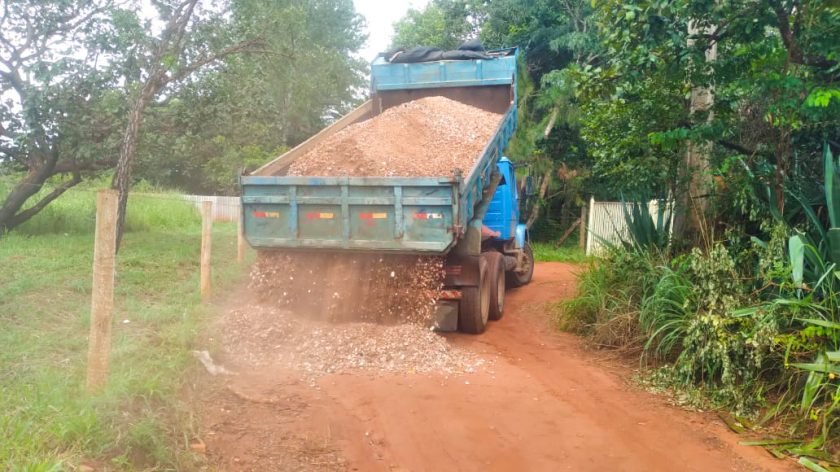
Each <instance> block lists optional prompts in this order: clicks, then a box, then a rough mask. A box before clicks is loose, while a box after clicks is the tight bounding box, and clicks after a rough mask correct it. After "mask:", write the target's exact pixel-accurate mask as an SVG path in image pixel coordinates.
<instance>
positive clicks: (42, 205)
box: [0, 172, 82, 231]
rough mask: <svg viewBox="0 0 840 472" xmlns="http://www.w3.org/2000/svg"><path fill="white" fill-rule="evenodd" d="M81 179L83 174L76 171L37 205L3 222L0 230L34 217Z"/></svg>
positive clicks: (10, 227)
mask: <svg viewBox="0 0 840 472" xmlns="http://www.w3.org/2000/svg"><path fill="white" fill-rule="evenodd" d="M81 181H82V177H81V175H79V173H78V172H74V173H73V178H72V179H71V180H68V181H67V182H64V183H63V184H61V185H59V186H58V187H56V188H54V189H53V191H52V192H50V193H48V194H47V195H45V196H44V198H42V199H41V200H39V201H38V203H36V204H35V205H33V206H31V207H29V208H27V209H26V210H24V211H22V212H20V213H17V214H15V215H14V216H13V217H12V218H10V219H9V220H8V221H6V222H4V223H3V226H2V227H0V230H3V231H8V230H10V229H12V228H14V227H15V226H17V225H19V224H21V223H23V222H24V221H26V220H28V219H29V218H32V217H33V216H35V215H36V214H38V212H40V211H41V210H43V209H44V208H45V207H46V206H47V205H49V204H50V203H51V202H52V201H53V200H55V199H56V198H58V197H60V196H61V195H62V194H63V193H64V192H66V191H67V190H69V189H70V188H72V187H75V186H76V185H77V184H79V183H80V182H81Z"/></svg>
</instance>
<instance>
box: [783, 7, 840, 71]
mask: <svg viewBox="0 0 840 472" xmlns="http://www.w3.org/2000/svg"><path fill="white" fill-rule="evenodd" d="M791 8H793V5H792V6H791ZM773 10H774V11H775V13H776V17H777V18H778V20H779V34H780V35H781V37H782V44H784V45H785V49H787V51H788V58H789V59H790V61H791V62H793V63H794V64H800V65H805V66H813V67H818V68H820V69H830V68H832V67H834V66H836V65H837V61H833V60H830V59H828V58H827V57H824V56H817V55H806V54H805V53H804V52H803V51H802V48H801V47H800V46H799V43H798V42H797V41H796V35H795V34H794V32H793V31H791V29H790V12H789V11H788V10H787V9H785V7H784V6H783V5H782V4H781V2H774V4H773ZM794 27H795V29H796V28H798V27H797V26H796V25H794Z"/></svg>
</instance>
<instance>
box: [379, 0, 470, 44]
mask: <svg viewBox="0 0 840 472" xmlns="http://www.w3.org/2000/svg"><path fill="white" fill-rule="evenodd" d="M481 19H482V14H481V11H480V10H479V9H478V8H476V7H472V6H470V5H469V4H468V3H467V2H465V1H463V0H434V1H433V2H432V3H430V4H428V5H426V7H425V8H424V9H422V10H416V9H414V8H411V9H409V10H408V12H407V13H406V15H405V16H404V17H403V18H401V19H400V20H399V21H397V22H396V23H394V38H393V40H392V41H391V45H392V46H393V47H402V48H411V47H416V46H431V47H437V48H441V49H455V48H457V47H458V45H460V44H461V43H462V42H464V41H466V40H467V39H471V38H473V37H475V36H476V35H477V33H478V28H479V27H480V24H481Z"/></svg>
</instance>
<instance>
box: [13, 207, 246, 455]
mask: <svg viewBox="0 0 840 472" xmlns="http://www.w3.org/2000/svg"><path fill="white" fill-rule="evenodd" d="M62 200H63V201H62ZM59 202H61V203H60V204H58V205H57V206H56V207H55V208H53V209H51V210H49V211H48V212H46V213H43V214H41V215H39V216H38V217H36V218H35V219H33V220H32V221H31V222H29V223H27V224H26V225H24V227H22V228H20V230H19V231H16V232H12V233H10V234H7V235H5V236H3V237H2V238H0V267H2V268H3V270H2V271H0V326H2V329H1V330H0V346H3V349H2V350H0V404H2V405H3V407H4V408H3V409H4V411H3V413H2V415H0V438H3V439H2V440H0V469H2V470H33V471H40V470H44V471H46V470H74V469H75V467H77V466H78V465H80V464H82V463H85V464H93V465H95V466H96V468H97V469H103V468H105V469H111V470H142V469H177V470H182V469H189V468H192V467H193V466H194V464H193V463H192V462H191V461H192V460H193V459H192V458H191V456H190V455H189V454H188V453H186V452H179V451H185V450H186V447H185V446H184V445H183V443H184V441H187V440H189V436H190V432H191V428H192V425H191V412H190V411H189V407H188V405H186V404H184V403H183V402H182V401H181V400H180V399H179V391H180V389H181V387H182V386H183V382H184V380H183V377H184V372H185V371H187V372H189V370H190V366H193V365H194V364H193V362H194V360H193V359H192V358H191V355H190V350H192V349H195V348H197V347H200V346H196V345H195V340H196V335H197V333H198V332H200V331H201V329H202V327H203V326H204V324H205V323H206V321H207V320H208V318H209V316H210V315H211V314H212V313H211V312H212V308H208V307H207V306H203V305H202V304H201V303H200V296H199V293H198V286H199V283H198V265H199V262H198V261H199V257H198V255H199V254H198V253H199V244H200V223H199V219H198V217H197V216H196V212H195V211H194V210H193V209H192V208H191V207H190V205H189V204H188V203H182V202H178V201H175V200H171V199H160V198H151V197H145V196H137V197H132V199H131V201H130V204H129V215H128V221H129V222H130V225H131V226H130V228H131V229H132V231H130V232H128V233H127V234H126V236H125V238H124V241H123V247H122V249H121V251H120V254H119V256H118V259H117V263H118V266H117V276H116V289H115V304H116V306H115V310H114V331H113V340H112V350H111V358H110V378H109V384H108V387H107V389H105V391H103V392H102V393H100V394H97V395H93V396H89V395H85V394H84V375H85V367H86V355H87V336H88V331H89V310H90V293H91V265H92V255H93V236H92V231H91V229H92V226H91V224H92V223H91V222H90V221H89V219H90V210H91V209H92V205H93V193H92V192H77V193H73V194H71V195H67V196H63V197H62V199H60V200H59ZM50 219H57V220H58V221H49V220H50ZM213 240H214V241H213V251H214V252H213V261H212V264H213V271H214V274H213V275H214V286H215V288H216V289H217V290H216V293H222V292H223V287H225V286H229V285H231V284H233V283H236V281H237V280H238V279H239V278H241V277H242V276H244V273H245V271H244V269H243V267H241V266H240V265H238V264H237V263H236V256H235V251H236V247H235V243H236V227H235V225H232V224H215V225H214V234H213Z"/></svg>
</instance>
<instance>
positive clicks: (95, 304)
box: [85, 189, 118, 393]
mask: <svg viewBox="0 0 840 472" xmlns="http://www.w3.org/2000/svg"><path fill="white" fill-rule="evenodd" d="M117 199H118V193H117V191H116V190H112V189H108V190H100V191H99V192H98V193H97V195H96V232H95V233H94V242H93V286H92V287H91V301H90V339H89V341H88V363H87V379H86V382H85V388H86V389H87V391H88V393H92V392H95V391H97V390H101V389H102V388H104V387H105V385H106V384H107V382H108V357H109V355H110V351H111V320H112V318H113V311H114V269H115V265H116V250H117Z"/></svg>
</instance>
